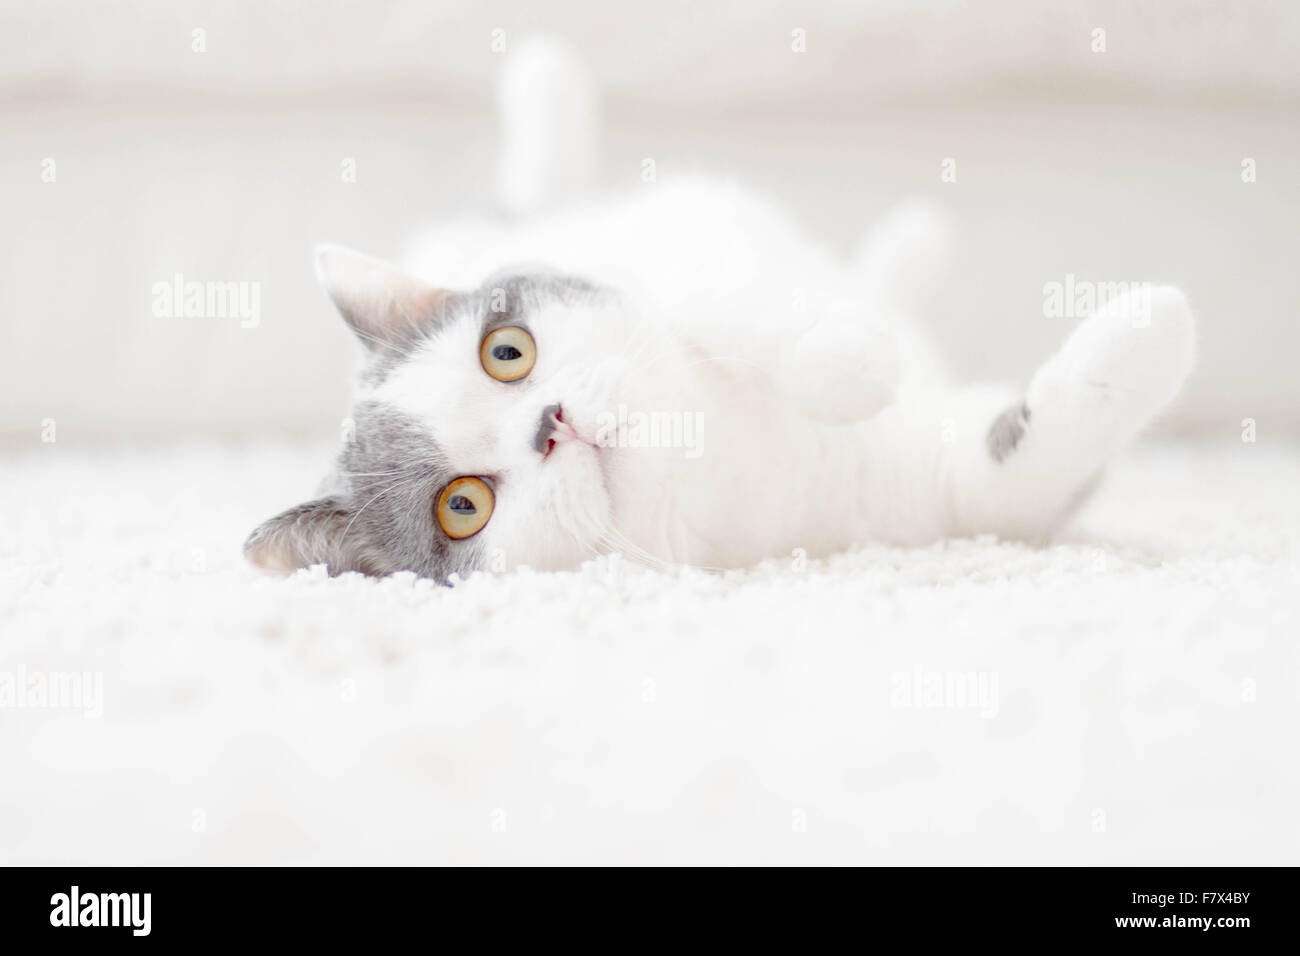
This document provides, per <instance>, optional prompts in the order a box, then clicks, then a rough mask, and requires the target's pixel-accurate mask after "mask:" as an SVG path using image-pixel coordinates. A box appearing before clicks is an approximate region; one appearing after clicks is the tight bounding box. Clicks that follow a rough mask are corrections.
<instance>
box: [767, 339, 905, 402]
mask: <svg viewBox="0 0 1300 956" xmlns="http://www.w3.org/2000/svg"><path fill="white" fill-rule="evenodd" d="M780 375H781V379H782V388H783V389H784V391H785V393H786V394H787V395H788V396H789V397H790V399H791V400H792V401H793V402H794V403H795V404H796V405H797V406H798V407H799V409H800V410H801V411H802V412H803V413H804V414H805V415H807V416H808V417H809V418H811V419H813V420H815V421H820V422H825V423H827V424H832V425H845V424H850V423H852V422H858V421H862V420H864V419H867V418H870V417H871V416H872V415H874V414H876V412H878V411H880V410H881V409H882V408H884V407H885V406H886V405H889V404H890V403H891V402H893V400H894V396H895V394H896V392H897V390H898V375H899V355H898V343H897V341H896V340H895V339H894V337H893V336H892V335H889V334H888V333H886V332H884V331H881V330H879V329H876V328H873V327H871V326H869V325H864V324H863V323H860V322H847V321H825V322H819V323H818V324H816V325H814V326H813V327H812V328H811V329H809V330H808V331H806V332H804V333H803V334H802V335H801V336H800V337H799V338H798V339H797V340H796V341H795V343H794V345H793V347H792V348H790V349H789V350H788V351H787V352H786V353H785V354H784V355H783V356H782V360H781V369H780Z"/></svg>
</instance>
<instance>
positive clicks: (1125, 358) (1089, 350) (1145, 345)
mask: <svg viewBox="0 0 1300 956" xmlns="http://www.w3.org/2000/svg"><path fill="white" fill-rule="evenodd" d="M1195 356H1196V320H1195V318H1194V317H1193V316H1192V310H1191V307H1190V306H1189V305H1188V304H1187V298H1186V296H1184V295H1183V293H1182V292H1180V291H1179V290H1178V289H1176V288H1174V287H1173V286H1144V287H1141V288H1139V289H1134V290H1132V291H1130V292H1128V293H1127V294H1125V295H1122V296H1118V297H1116V298H1114V299H1112V300H1110V301H1109V302H1107V303H1106V305H1105V306H1103V307H1102V308H1101V309H1100V310H1099V311H1098V312H1097V313H1096V314H1095V315H1093V316H1091V317H1090V318H1088V319H1086V320H1085V321H1084V322H1083V323H1082V324H1081V325H1080V326H1079V327H1078V328H1076V329H1075V330H1074V332H1073V334H1071V336H1070V337H1069V338H1068V339H1067V340H1066V342H1065V344H1064V345H1063V346H1062V347H1061V350H1060V351H1059V352H1058V353H1057V354H1056V355H1055V356H1054V357H1053V358H1052V359H1051V360H1050V361H1049V362H1048V363H1047V364H1046V365H1044V366H1043V368H1042V369H1040V370H1039V373H1038V374H1037V375H1036V376H1035V377H1034V381H1033V383H1032V384H1031V385H1030V388H1029V393H1028V404H1029V408H1030V411H1031V412H1033V413H1034V414H1038V413H1039V412H1040V411H1042V412H1044V413H1050V412H1052V411H1053V410H1055V411H1057V412H1060V413H1062V414H1064V415H1068V416H1073V415H1075V414H1079V413H1082V412H1084V411H1086V410H1088V409H1103V408H1105V409H1113V410H1115V411H1119V412H1122V413H1123V414H1125V415H1126V416H1127V417H1129V418H1142V419H1145V418H1147V417H1150V416H1151V415H1154V414H1155V413H1156V412H1158V411H1160V410H1161V409H1162V408H1164V407H1165V406H1166V405H1167V404H1168V403H1169V402H1170V401H1172V400H1173V398H1174V396H1176V395H1177V394H1178V391H1179V389H1180V388H1181V387H1182V385H1183V382H1184V381H1186V380H1187V376H1188V374H1189V373H1190V372H1191V370H1192V364H1193V362H1194V361H1195Z"/></svg>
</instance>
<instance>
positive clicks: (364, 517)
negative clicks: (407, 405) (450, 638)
mask: <svg viewBox="0 0 1300 956" xmlns="http://www.w3.org/2000/svg"><path fill="white" fill-rule="evenodd" d="M353 419H354V420H355V422H356V428H355V431H354V433H353V437H352V439H351V440H350V441H348V442H347V443H346V444H345V445H344V446H343V449H342V451H340V453H339V458H338V466H337V469H336V471H335V473H334V475H333V476H332V478H333V479H334V482H335V485H336V486H337V487H339V488H341V489H342V493H343V495H344V496H345V500H347V502H348V504H349V506H350V509H351V511H352V513H353V517H352V519H351V526H350V528H349V530H348V534H349V535H350V536H353V537H354V539H355V542H354V543H355V544H356V545H358V546H359V547H361V548H363V549H364V551H365V552H366V553H367V554H369V555H371V556H372V558H371V561H370V562H369V563H372V564H373V563H375V561H374V560H373V556H374V555H375V554H380V555H382V556H383V561H382V562H380V563H381V564H382V565H383V566H384V567H386V568H387V569H388V572H391V571H414V572H415V573H416V574H419V575H421V576H422V577H430V578H434V579H436V580H438V581H445V580H446V578H447V576H448V575H449V574H451V573H452V572H455V571H459V572H461V573H466V572H469V571H471V570H474V569H475V568H477V567H478V566H479V565H480V563H481V559H482V554H481V551H482V548H481V547H480V546H479V545H478V543H477V542H475V541H474V539H473V538H466V539H464V540H461V541H453V540H451V539H450V538H448V537H447V536H446V534H444V533H443V531H442V529H441V528H440V527H439V526H438V524H437V519H436V517H435V516H434V505H435V502H436V501H437V497H438V492H439V491H441V490H442V488H443V486H445V485H446V484H447V482H449V481H451V480H452V479H453V478H457V477H460V476H459V474H455V473H453V471H452V469H451V467H450V466H449V465H448V463H447V459H446V456H445V454H444V453H443V451H442V449H441V448H440V447H439V446H438V443H437V441H435V440H434V438H433V436H432V435H430V434H429V432H428V431H427V430H426V429H425V428H424V427H423V426H422V425H421V424H420V423H419V422H417V421H416V420H415V419H413V418H412V417H410V416H409V415H407V414H405V413H404V412H402V411H400V410H398V409H396V408H394V407H393V406H391V405H386V404H384V403H382V402H375V401H365V402H360V403H358V404H357V405H356V406H355V407H354V409H353ZM355 570H361V569H360V568H357V569H355ZM371 573H373V572H371ZM386 573H387V572H386Z"/></svg>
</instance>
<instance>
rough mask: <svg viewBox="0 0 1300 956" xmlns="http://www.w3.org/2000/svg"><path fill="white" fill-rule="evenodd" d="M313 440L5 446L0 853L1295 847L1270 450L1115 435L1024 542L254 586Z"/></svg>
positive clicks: (1009, 856)
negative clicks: (448, 581) (1101, 480)
mask: <svg viewBox="0 0 1300 956" xmlns="http://www.w3.org/2000/svg"><path fill="white" fill-rule="evenodd" d="M1234 437H1235V436H1234ZM326 455H327V452H326V451H325V450H323V449H319V448H316V447H303V446H294V447H278V446H275V447H273V446H251V445H229V446H214V445H192V446H183V447H176V448H170V449H153V450H149V449H142V450H138V451H135V452H129V453H128V452H126V451H122V450H118V451H113V452H109V451H104V452H93V451H84V450H78V449H76V448H73V447H69V443H67V442H64V441H62V440H61V441H59V442H58V443H55V444H50V445H45V446H40V447H38V448H35V449H32V450H30V451H26V452H10V453H7V454H6V455H5V456H4V458H3V460H0V474H2V475H3V476H4V477H3V481H4V489H5V496H4V497H5V499H6V501H7V505H6V508H5V509H4V512H3V526H2V527H3V534H0V549H2V553H3V560H4V577H3V581H4V589H3V596H2V598H0V630H2V632H3V639H2V640H0V703H3V706H2V707H0V862H5V863H75V864H95V863H117V864H122V863H139V864H144V863H177V862H179V863H342V862H349V863H360V862H429V863H497V862H518V863H543V862H556V863H586V862H647V863H666V862H674V861H676V862H720V861H731V862H741V863H776V862H785V863H804V862H807V863H812V862H845V863H848V862H856V863H904V864H907V863H934V862H953V863H956V862H962V863H1098V864H1101V863H1153V864H1154V863H1162V864H1186V863H1193V862H1194V863H1198V864H1220V863H1281V862H1294V861H1295V859H1296V852H1297V849H1300V839H1298V838H1297V828H1296V827H1295V826H1294V814H1295V809H1296V806H1297V796H1298V795H1300V793H1298V788H1297V783H1298V782H1300V768H1298V763H1300V760H1298V757H1297V748H1296V743H1295V737H1296V730H1297V727H1298V726H1300V722H1298V721H1297V716H1298V715H1300V707H1297V704H1296V695H1297V687H1298V686H1300V684H1298V683H1297V674H1298V673H1300V670H1298V668H1297V663H1298V662H1300V655H1298V653H1297V648H1296V632H1297V627H1296V624H1297V607H1298V605H1300V586H1298V585H1300V581H1298V580H1297V579H1298V577H1300V573H1298V572H1300V504H1298V503H1297V495H1296V492H1297V489H1300V449H1295V448H1288V447H1268V446H1267V445H1266V444H1264V443H1260V444H1242V443H1239V442H1236V441H1227V442H1224V443H1221V444H1217V445H1162V446H1148V447H1143V448H1139V449H1137V450H1135V451H1133V452H1132V453H1130V454H1129V455H1127V456H1126V457H1125V458H1124V459H1122V460H1121V461H1119V462H1117V463H1116V465H1115V466H1114V467H1113V469H1112V470H1111V472H1110V474H1109V477H1108V480H1107V482H1106V483H1105V484H1104V485H1103V487H1102V489H1101V491H1100V492H1099V493H1098V495H1097V496H1096V498H1094V500H1093V501H1092V502H1091V503H1090V504H1089V505H1088V506H1087V507H1086V508H1085V510H1084V511H1083V512H1081V513H1080V515H1079V516H1078V517H1077V519H1076V520H1075V522H1074V523H1073V524H1072V525H1071V527H1070V529H1069V530H1067V531H1066V532H1065V533H1063V534H1062V535H1061V537H1060V538H1059V540H1058V541H1057V542H1056V543H1054V544H1053V545H1052V546H1050V547H1047V548H1042V549H1035V548H1030V547H1027V546H1025V545H1022V544H1016V543H1004V542H997V541H993V540H982V539H981V540H963V541H953V542H948V543H944V544H937V545H934V546H932V547H927V548H917V549H898V548H887V547H869V548H865V549H863V550H861V551H858V552H856V553H852V554H846V555H842V556H838V557H835V558H832V559H830V560H827V561H823V562H819V561H807V562H804V561H803V560H802V559H801V558H800V556H798V555H792V556H791V557H789V558H787V559H783V560H779V561H773V562H770V563H769V564H767V565H765V566H763V567H759V568H756V569H753V570H750V571H747V572H744V573H734V574H728V575H714V574H708V573H704V572H699V571H693V570H681V571H675V572H672V573H664V572H660V571H654V570H650V569H646V568H642V567H638V566H635V565H632V564H630V563H629V562H627V561H624V560H620V559H617V558H603V559H601V560H598V561H594V562H592V563H590V564H588V565H587V566H585V567H584V568H583V569H581V570H580V571H577V572H575V573H569V574H535V573H528V572H522V573H515V574H508V575H493V574H481V575H477V576H475V577H473V578H471V579H469V580H466V581H463V582H458V583H457V584H456V586H455V587H451V588H445V587H438V586H435V585H433V584H431V583H429V582H427V581H418V580H416V579H414V578H413V577H412V576H409V575H397V576H395V577H392V578H389V579H385V580H368V579H365V578H361V577H358V576H354V575H349V576H344V577H341V578H336V579H329V578H328V577H326V576H325V575H323V574H321V573H319V571H320V569H316V570H314V571H304V572H300V573H298V574H297V575H296V576H294V577H291V578H288V579H275V578H267V577H262V576H260V575H258V574H257V573H255V572H254V571H252V570H251V569H249V568H248V567H246V566H245V565H244V564H243V562H242V559H241V557H240V553H239V546H240V544H241V541H242V538H243V536H244V534H245V533H246V532H247V531H248V530H249V529H250V528H251V527H252V526H253V525H254V524H255V523H256V522H257V521H259V520H260V519H262V518H264V517H266V516H267V515H269V514H270V513H271V512H272V511H274V510H277V509H279V508H280V507H284V506H287V505H289V504H292V503H294V502H295V501H297V500H298V499H300V498H301V497H303V496H304V494H305V493H307V492H309V491H310V490H311V489H310V482H309V481H308V480H306V479H308V478H309V477H310V476H312V475H314V474H315V472H316V470H317V469H318V468H320V467H321V466H323V463H324V460H325V457H326ZM72 674H76V675H88V676H85V677H80V676H79V679H80V680H81V682H82V683H81V690H82V693H81V696H80V698H79V699H78V698H75V697H73V696H68V695H69V694H71V690H70V689H69V688H71V687H72V684H71V683H68V681H70V680H71V678H69V677H67V675H72ZM59 680H64V681H65V684H64V689H65V692H66V693H65V696H64V697H62V698H60V699H58V700H55V699H53V694H52V693H51V694H48V695H45V696H43V695H42V693H41V691H40V690H39V687H40V686H42V685H45V686H47V687H49V686H53V684H55V683H57V682H58V681H59ZM97 686H98V687H100V688H102V694H101V695H99V696H96V694H95V692H94V689H95V688H96V687H97ZM53 703H59V704H61V706H52V704H53Z"/></svg>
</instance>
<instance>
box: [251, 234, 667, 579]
mask: <svg viewBox="0 0 1300 956" xmlns="http://www.w3.org/2000/svg"><path fill="white" fill-rule="evenodd" d="M317 275H318V277H319V279H320V281H321V284H322V285H323V286H324V288H325V290H326V291H327V292H328V293H329V296H330V298H331V299H332V300H333V302H334V304H335V306H336V307H337V308H338V310H339V312H340V313H341V314H342V316H343V318H344V319H345V320H346V322H347V323H348V325H349V326H350V327H351V328H352V330H353V331H354V332H355V333H356V335H357V337H358V338H359V339H360V340H361V342H362V344H363V345H364V346H365V363H364V366H363V370H362V372H361V376H360V380H359V383H358V387H357V391H356V395H355V399H354V403H353V408H352V414H351V420H350V423H348V427H345V435H346V440H345V441H344V443H343V448H342V449H341V451H340V453H339V456H338V459H337V464H336V467H335V469H334V471H333V473H332V474H331V475H330V476H329V477H328V478H327V480H326V483H325V487H324V491H323V493H322V495H321V496H320V497H318V498H316V499H314V500H311V501H308V502H305V503H304V504H301V505H298V506H297V507H294V508H290V509H289V510H287V511H285V512H283V513H281V514H279V515H277V516H275V517H274V518H271V519H270V520H268V521H266V522H265V523H263V524H262V525H261V526H260V527H258V528H257V529H256V530H255V531H254V532H253V533H252V535H251V536H250V537H249V539H248V541H247V543H246V544H245V546H244V551H245V554H246V555H247V557H248V558H249V560H250V561H252V562H253V563H254V564H256V565H258V566H260V567H263V568H266V569H268V570H275V571H280V572H288V571H292V570H294V569H296V568H301V567H307V566H310V565H313V564H324V565H326V566H327V567H328V569H329V571H330V573H331V574H338V573H341V572H344V571H360V572H363V573H365V574H371V575H383V574H388V573H391V572H394V571H414V572H416V573H417V574H420V575H421V576H425V577H431V578H434V579H436V580H440V581H443V580H446V578H447V577H448V575H450V574H451V573H453V572H458V573H460V574H465V573H467V572H470V571H473V570H476V569H480V568H491V569H492V570H506V569H508V568H512V567H516V566H518V565H528V566H530V567H533V568H537V569H554V568H566V567H574V566H576V565H577V564H578V563H579V562H581V561H582V560H584V559H586V558H588V557H591V556H592V555H594V554H597V553H600V552H602V551H605V550H608V547H607V546H606V545H607V542H608V540H609V536H610V533H611V529H612V522H614V520H615V516H616V512H617V510H618V509H619V507H620V506H626V505H627V504H628V502H627V501H626V500H625V499H626V495H622V494H621V491H622V490H623V489H624V488H625V486H626V484H627V482H626V481H625V479H624V476H625V475H626V474H627V470H626V467H625V465H626V463H625V462H623V461H620V459H619V457H618V455H619V451H620V449H618V448H614V447H608V446H607V445H605V444H603V443H601V442H600V441H599V431H600V424H599V422H600V419H601V416H602V415H604V414H607V410H608V409H610V408H613V407H616V406H617V405H618V404H619V403H620V402H626V401H630V400H632V399H631V398H630V396H632V395H633V394H635V393H636V391H637V388H638V385H639V384H645V383H646V382H647V381H648V378H647V374H652V373H647V374H640V375H639V374H638V372H637V368H636V367H634V362H633V361H632V359H633V358H634V357H640V358H641V361H640V362H639V363H638V364H639V366H640V367H641V368H647V367H648V366H650V365H653V364H654V363H653V362H650V363H647V362H646V361H645V358H644V353H645V352H646V351H647V350H646V348H645V344H646V343H645V338H646V334H645V333H646V329H645V327H644V326H643V325H642V323H641V322H640V320H639V319H638V318H637V317H636V316H635V315H634V313H633V312H632V311H631V310H629V309H628V308H626V307H625V306H624V305H623V303H622V302H620V299H619V297H618V296H616V295H615V294H614V293H613V292H612V291H610V290H608V289H604V288H601V287H599V286H597V285H594V284H592V283H590V282H587V281H585V280H583V279H579V278H576V277H572V276H566V275H558V274H554V273H550V272H547V271H544V270H518V271H511V272H505V273H501V274H499V275H497V276H495V277H492V278H490V279H488V280H487V281H486V282H484V283H483V285H482V286H481V287H480V288H478V289H476V290H472V291H468V292H452V291H447V290H443V289H438V288H435V287H433V286H430V285H428V284H426V283H423V282H421V281H419V280H417V279H415V278H413V277H411V276H409V275H405V274H403V273H402V272H400V271H399V270H398V269H396V268H394V267H393V266H391V265H389V264H387V263H385V262H382V261H380V260H377V259H373V258H370V257H368V256H364V255H361V254H359V253H356V252H352V251H349V250H344V249H339V248H335V247H326V248H322V249H321V250H319V251H318V254H317ZM638 343H639V344H638ZM650 351H653V349H651V350H650Z"/></svg>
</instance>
